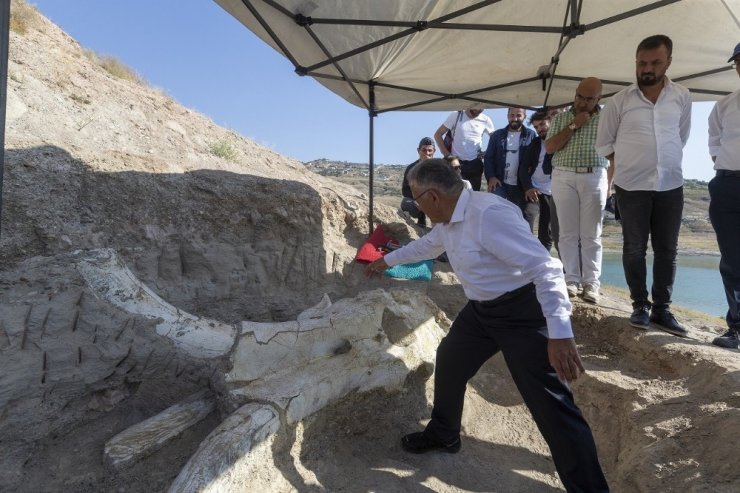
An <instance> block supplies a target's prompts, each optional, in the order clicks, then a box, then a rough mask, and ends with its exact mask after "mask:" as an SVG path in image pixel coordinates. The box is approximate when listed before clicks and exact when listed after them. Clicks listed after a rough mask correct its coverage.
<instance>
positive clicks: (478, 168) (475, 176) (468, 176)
mask: <svg viewBox="0 0 740 493" xmlns="http://www.w3.org/2000/svg"><path fill="white" fill-rule="evenodd" d="M460 176H462V179H463V180H468V181H469V182H470V185H471V186H472V187H473V190H475V191H476V192H479V191H480V181H481V178H482V177H483V160H482V159H480V158H477V159H473V160H471V161H463V160H462V159H461V160H460Z"/></svg>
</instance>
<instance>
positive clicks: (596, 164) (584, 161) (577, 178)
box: [545, 77, 609, 303]
mask: <svg viewBox="0 0 740 493" xmlns="http://www.w3.org/2000/svg"><path fill="white" fill-rule="evenodd" d="M600 99H601V81H600V80H599V79H597V78H595V77H588V78H586V79H583V80H582V81H581V83H580V84H578V87H577V88H576V93H575V96H574V98H573V106H572V107H571V108H570V109H569V110H568V111H566V112H563V113H560V114H558V115H556V116H555V118H554V119H553V121H552V125H551V126H550V131H549V132H548V133H547V140H546V141H545V147H546V148H547V152H549V153H554V156H553V157H552V198H553V199H554V200H555V205H556V207H557V209H558V225H559V227H560V231H559V236H558V240H559V246H560V258H562V259H563V267H564V268H565V282H566V283H567V285H568V295H569V296H571V297H575V296H576V295H577V294H578V292H579V291H580V290H581V288H583V292H582V294H581V296H582V297H583V299H584V301H588V302H589V303H598V302H599V296H600V295H599V287H600V281H599V277H600V276H601V257H602V250H601V227H602V218H601V211H602V210H603V209H604V206H605V205H606V196H607V191H608V190H609V184H608V180H607V168H608V167H609V161H607V160H606V159H605V158H603V157H601V156H599V155H598V154H596V148H595V147H594V144H595V143H596V130H597V128H598V126H599V112H600V108H599V100H600Z"/></svg>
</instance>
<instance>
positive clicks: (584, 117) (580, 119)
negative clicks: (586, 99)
mask: <svg viewBox="0 0 740 493" xmlns="http://www.w3.org/2000/svg"><path fill="white" fill-rule="evenodd" d="M590 119H591V113H589V112H588V111H584V112H583V113H578V114H577V115H576V117H575V118H573V123H575V124H576V128H581V127H582V126H584V125H585V124H587V123H588V121H589V120H590Z"/></svg>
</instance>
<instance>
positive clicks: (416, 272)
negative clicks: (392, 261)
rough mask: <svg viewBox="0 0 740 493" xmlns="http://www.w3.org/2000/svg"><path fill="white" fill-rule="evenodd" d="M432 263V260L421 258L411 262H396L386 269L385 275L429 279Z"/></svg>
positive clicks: (399, 277) (398, 277) (418, 279)
mask: <svg viewBox="0 0 740 493" xmlns="http://www.w3.org/2000/svg"><path fill="white" fill-rule="evenodd" d="M433 265H434V262H433V261H432V260H422V261H421V262H416V263H413V264H398V265H394V266H393V267H390V268H388V269H386V271H385V275H386V276H388V277H394V278H396V279H411V280H414V281H431V280H432V266H433Z"/></svg>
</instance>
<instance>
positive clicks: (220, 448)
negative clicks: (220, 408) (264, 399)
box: [169, 404, 280, 493]
mask: <svg viewBox="0 0 740 493" xmlns="http://www.w3.org/2000/svg"><path fill="white" fill-rule="evenodd" d="M279 428H280V419H279V418H278V414H277V411H275V409H273V408H272V407H270V406H268V405H264V404H247V405H245V406H242V407H241V408H239V409H237V410H236V412H234V413H233V414H232V415H231V416H229V417H228V418H226V419H225V420H224V421H223V423H221V424H220V425H219V426H218V428H216V429H215V430H213V432H211V434H210V435H208V437H207V438H206V439H205V440H203V442H202V443H201V444H200V447H198V450H197V451H196V452H195V454H193V456H192V457H191V458H190V460H189V461H188V463H187V464H185V467H183V468H182V470H181V471H180V474H178V476H177V478H175V481H174V482H173V483H172V485H171V486H170V489H169V491H170V493H185V492H190V491H193V492H195V491H197V492H202V493H205V492H221V491H249V488H243V487H242V488H239V487H238V486H239V485H241V486H244V483H245V478H244V476H243V474H240V471H241V470H243V469H244V468H246V467H248V465H249V464H248V463H249V462H251V461H252V460H253V453H254V452H255V448H259V447H265V446H267V445H266V443H265V439H266V438H267V437H268V436H270V435H272V434H274V433H275V432H277V430H278V429H279Z"/></svg>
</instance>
